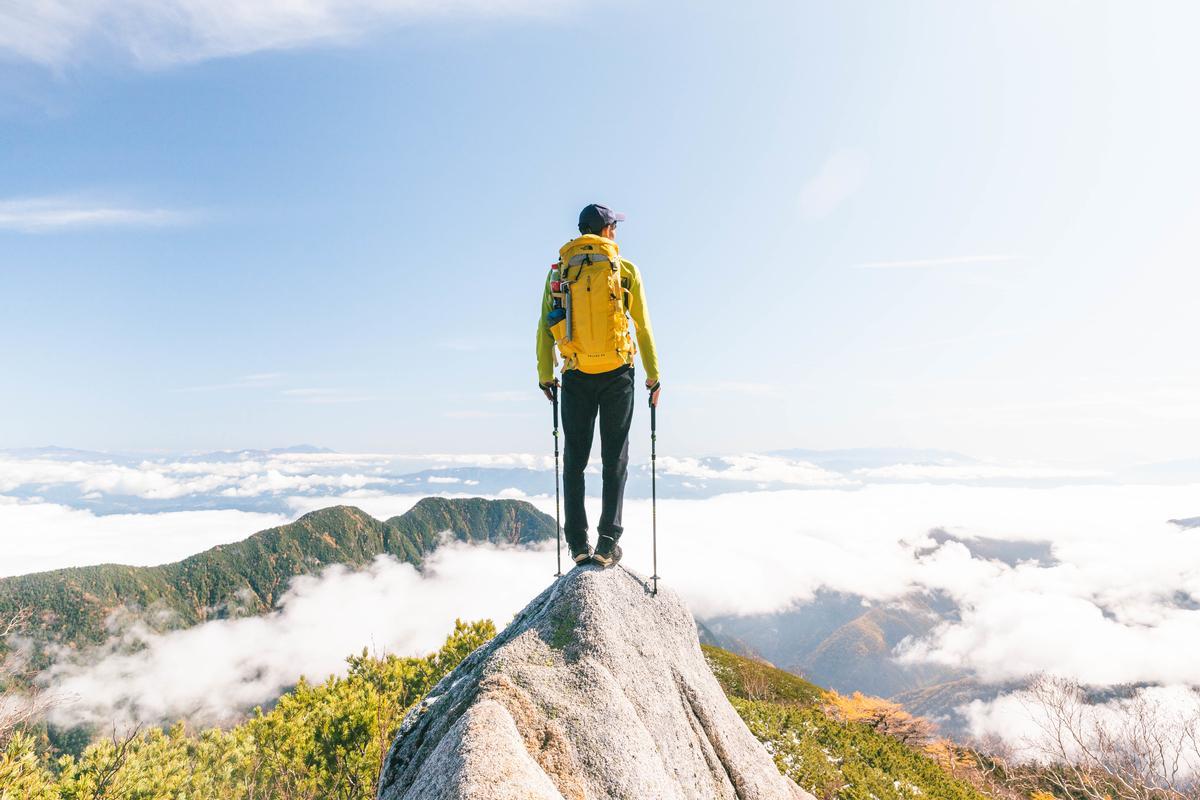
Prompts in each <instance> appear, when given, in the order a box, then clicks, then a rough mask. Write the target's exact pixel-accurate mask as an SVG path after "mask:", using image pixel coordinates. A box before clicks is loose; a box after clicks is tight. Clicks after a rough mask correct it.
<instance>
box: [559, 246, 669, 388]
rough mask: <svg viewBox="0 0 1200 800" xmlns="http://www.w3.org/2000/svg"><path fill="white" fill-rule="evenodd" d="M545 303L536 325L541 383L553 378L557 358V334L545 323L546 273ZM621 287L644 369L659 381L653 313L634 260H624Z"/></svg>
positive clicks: (650, 379) (651, 378)
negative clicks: (651, 313)
mask: <svg viewBox="0 0 1200 800" xmlns="http://www.w3.org/2000/svg"><path fill="white" fill-rule="evenodd" d="M543 284H544V286H545V288H544V289H543V291H542V305H541V308H540V310H539V312H538V326H537V371H538V383H547V382H548V381H552V380H554V365H555V363H556V362H557V358H556V357H555V353H554V336H553V335H552V334H551V333H550V326H549V325H548V324H547V322H546V315H547V314H549V313H550V309H551V308H552V306H551V300H550V276H549V274H547V276H546V280H545V281H543ZM621 286H622V287H623V288H625V289H626V291H627V292H628V294H626V295H625V297H626V298H627V299H628V307H627V308H626V309H625V310H626V311H627V312H628V313H629V317H630V319H632V320H633V324H634V328H635V330H636V331H637V344H638V350H640V351H641V353H642V368H643V369H645V370H646V380H648V381H651V382H653V381H657V380H658V353H657V351H656V350H655V349H654V330H653V328H651V327H650V312H649V310H647V308H646V292H645V289H644V288H643V287H642V274H641V272H639V271H638V268H637V267H636V266H634V264H633V262H632V261H627V260H625V259H624V258H622V259H621Z"/></svg>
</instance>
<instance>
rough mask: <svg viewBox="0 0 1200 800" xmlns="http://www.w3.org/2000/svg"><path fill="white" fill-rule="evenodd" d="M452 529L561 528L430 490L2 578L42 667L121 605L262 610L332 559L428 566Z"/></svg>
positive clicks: (525, 538)
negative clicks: (389, 512)
mask: <svg viewBox="0 0 1200 800" xmlns="http://www.w3.org/2000/svg"><path fill="white" fill-rule="evenodd" d="M446 531H449V532H450V533H451V535H452V536H453V537H454V538H456V539H458V540H460V541H465V542H491V543H509V544H525V543H530V542H536V541H541V540H543V539H551V538H554V536H555V527H554V519H553V518H551V517H548V516H546V515H545V514H543V513H542V512H540V511H538V510H537V509H536V508H534V507H533V506H532V505H531V504H529V503H527V502H524V501H520V500H484V499H481V498H470V499H450V498H441V497H428V498H425V499H423V500H421V501H419V502H418V503H417V504H416V505H415V506H413V508H411V509H410V510H409V511H407V512H406V513H404V514H402V515H400V516H397V517H392V518H391V519H388V520H385V521H380V520H377V519H375V518H374V517H372V516H370V515H369V514H367V513H366V512H364V511H362V510H361V509H358V508H354V507H353V506H334V507H331V508H325V509H321V510H319V511H313V512H311V513H309V514H305V515H304V516H302V517H300V519H298V520H296V521H295V522H292V523H290V524H287V525H282V526H279V527H277V528H270V529H268V530H264V531H260V532H258V533H255V534H253V535H251V536H250V537H248V538H246V539H243V540H241V541H239V542H234V543H232V544H226V545H218V546H217V547H214V548H211V549H209V550H206V551H204V552H202V553H198V554H196V555H193V556H189V557H188V558H185V559H183V560H182V561H177V562H174V563H171V564H163V565H159V566H154V567H131V566H125V565H121V564H100V565H96V566H88V567H75V568H69V569H60V570H54V571H51V572H40V573H32V574H28V575H18V576H14V577H9V578H3V579H0V618H4V616H5V615H6V614H8V613H12V612H15V611H17V610H19V609H23V608H28V609H31V610H32V612H33V620H32V622H31V624H30V626H29V628H28V630H27V632H26V633H27V635H28V636H30V637H31V638H32V639H33V641H34V643H35V655H34V660H35V663H36V664H37V665H39V666H41V665H44V663H45V662H46V660H47V656H46V652H45V645H49V644H52V643H53V644H59V645H65V646H68V647H72V648H78V647H82V646H86V645H88V644H96V643H99V642H102V641H104V640H105V639H106V638H107V636H108V635H109V630H108V628H107V624H108V620H109V617H110V615H111V614H112V613H113V612H114V611H117V610H119V609H120V608H121V607H122V606H126V607H131V608H135V609H140V610H142V611H155V612H168V613H166V614H158V613H156V614H154V615H153V616H154V617H156V618H158V619H160V620H161V621H162V624H163V625H164V627H167V628H180V627H189V626H191V625H195V624H198V623H201V622H204V621H206V620H209V619H216V618H221V617H227V616H240V615H248V614H261V613H264V612H266V611H268V610H270V609H271V608H272V607H273V606H274V605H275V603H276V602H278V600H279V598H280V596H281V595H282V594H283V593H284V592H285V591H286V590H287V587H288V583H289V582H290V581H291V579H292V578H294V577H295V576H297V575H303V574H309V573H313V572H317V571H319V570H320V569H321V568H323V567H326V566H329V565H331V564H347V565H350V566H352V567H361V566H364V565H366V564H368V563H369V562H370V561H371V560H372V559H374V558H375V557H376V556H379V555H382V554H388V555H392V556H395V557H396V558H398V559H400V560H401V561H405V562H407V563H410V564H414V565H418V566H419V565H420V564H421V563H422V562H423V561H424V559H425V558H426V556H428V555H429V554H430V553H431V552H432V551H433V550H435V549H436V548H437V546H438V544H439V542H440V540H441V537H442V535H443V533H444V532H446Z"/></svg>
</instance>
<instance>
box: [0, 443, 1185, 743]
mask: <svg viewBox="0 0 1200 800" xmlns="http://www.w3.org/2000/svg"><path fill="white" fill-rule="evenodd" d="M230 458H231V460H230V461H219V460H217V461H214V460H211V459H209V460H200V461H182V460H178V461H167V462H155V461H142V462H135V463H133V464H128V463H125V464H118V463H109V464H107V465H105V464H96V463H91V462H84V461H67V462H66V465H65V466H64V465H63V464H62V462H61V460H60V461H55V459H47V458H44V457H41V456H36V455H35V456H32V457H31V456H25V455H22V456H9V457H8V458H7V461H8V463H7V464H6V463H4V462H3V461H0V491H5V492H8V494H7V495H0V540H2V541H0V544H2V546H3V552H4V553H5V554H6V556H5V560H4V563H3V564H0V573H3V574H17V573H21V572H26V571H31V570H37V569H46V568H51V567H56V566H66V565H78V564H85V563H97V562H101V561H103V562H121V563H140V564H148V563H161V562H162V561H167V560H172V559H176V558H180V557H183V556H185V555H188V554H190V553H193V552H196V551H198V550H202V549H204V548H206V547H209V546H212V545H215V544H219V543H223V542H229V541H234V540H237V539H241V538H244V537H245V536H246V535H248V534H250V533H252V532H253V531H255V530H259V529H262V528H264V527H269V526H272V525H277V524H280V523H282V522H285V521H288V520H290V519H294V518H295V517H296V516H297V515H298V514H300V513H302V512H304V511H307V510H311V509H313V508H320V507H324V506H327V505H333V504H339V503H350V504H354V505H358V506H360V507H361V508H363V509H364V510H365V511H367V512H368V513H371V514H372V515H374V516H377V517H381V518H382V517H388V516H392V515H395V514H398V513H402V512H403V511H405V510H407V509H408V508H409V507H411V505H412V504H413V503H414V502H416V500H417V499H419V498H420V497H421V496H424V495H426V494H431V493H440V494H446V493H450V492H453V493H457V494H470V493H474V492H472V491H471V490H473V489H477V488H478V489H485V488H486V489H488V490H489V491H486V492H480V493H485V494H489V495H490V496H499V495H502V494H503V495H507V496H527V498H528V499H529V500H530V501H531V502H533V503H535V504H536V505H537V506H538V507H540V508H541V509H542V510H543V511H546V512H547V513H551V514H552V513H553V511H554V499H553V496H552V495H550V494H540V495H539V494H530V493H528V492H526V491H525V490H522V489H518V488H516V487H507V488H506V489H504V490H497V489H496V486H498V485H499V483H497V481H504V480H506V479H507V478H510V477H514V476H515V477H518V478H521V477H522V476H524V478H522V479H525V478H528V474H532V475H535V476H544V471H545V467H546V466H547V465H546V464H545V463H544V461H541V460H539V458H538V457H528V458H526V457H517V456H499V457H497V456H491V457H487V459H485V460H483V463H482V464H481V463H480V461H479V460H477V459H474V458H473V457H470V456H427V457H422V458H423V459H424V460H423V461H421V462H420V463H418V462H417V461H415V460H411V461H404V462H403V468H404V469H410V470H416V472H411V473H404V474H406V475H408V477H403V476H402V475H401V473H400V472H399V471H398V470H399V469H400V468H399V467H397V466H396V463H397V462H396V458H398V457H364V456H353V457H348V456H340V455H337V454H287V455H274V456H271V455H266V456H263V455H256V456H245V457H233V456H231V457H230ZM22 461H24V462H28V461H39V462H46V461H50V462H53V463H56V464H58V466H47V465H46V464H44V463H39V464H36V465H33V468H31V469H30V470H29V471H27V472H23V471H22V468H21V463H20V462H22ZM13 462H17V463H16V464H15V465H14V463H13ZM349 462H353V463H349ZM213 465H215V466H213ZM883 466H884V465H868V466H855V467H845V466H843V467H841V468H831V467H828V466H821V465H818V464H815V463H811V462H803V461H800V460H798V459H795V458H791V459H789V458H781V457H776V456H761V455H751V456H741V457H736V458H734V457H731V458H728V459H723V460H721V459H716V460H714V459H705V460H699V459H698V460H690V461H689V460H679V461H678V462H676V463H673V464H671V465H669V466H668V467H667V469H669V470H675V471H676V473H675V474H676V477H679V478H680V479H685V478H686V479H687V480H689V481H704V480H713V479H714V478H715V479H716V480H718V481H721V483H720V485H721V486H727V485H732V486H740V487H742V490H741V491H724V492H720V493H715V494H710V495H708V496H702V497H689V496H687V495H686V493H683V494H684V496H675V497H671V496H668V497H666V498H665V499H660V500H659V503H658V524H659V531H660V536H659V541H658V563H659V571H660V574H661V575H662V576H663V582H664V584H665V585H666V586H669V587H671V588H673V589H675V590H676V591H679V592H680V593H681V594H682V595H683V596H684V597H685V599H686V600H687V601H688V603H689V605H690V606H691V608H692V609H693V611H694V612H695V613H696V615H697V616H698V617H701V618H706V617H712V616H717V615H725V614H758V613H770V612H775V611H780V610H784V609H788V608H793V607H796V606H797V605H799V604H803V603H806V602H808V601H810V600H812V599H813V598H814V596H815V595H816V593H817V592H818V591H821V590H826V591H836V592H844V593H848V594H854V595H858V596H861V597H863V598H866V599H867V600H868V601H870V602H888V601H892V600H896V599H899V598H903V597H904V596H906V595H909V594H911V593H913V592H931V593H933V592H936V593H939V594H940V595H943V596H947V597H950V598H952V599H953V600H954V601H955V602H956V603H957V605H958V606H959V608H960V609H961V618H959V619H957V620H954V621H950V622H946V623H944V624H942V625H941V626H939V627H937V628H936V629H934V631H933V632H932V633H931V634H930V635H929V636H927V637H925V638H922V639H920V640H915V641H914V640H910V641H907V642H905V643H904V644H903V645H902V647H901V648H900V649H899V650H898V652H897V653H896V657H897V658H898V659H901V660H906V661H925V662H935V663H938V664H946V665H951V666H954V667H958V668H966V669H969V670H970V671H972V672H973V673H974V674H976V675H977V676H978V677H979V678H980V679H981V680H984V681H992V682H1003V681H1008V680H1023V679H1026V678H1028V677H1029V676H1031V675H1035V674H1038V673H1048V674H1052V675H1061V676H1064V677H1069V678H1072V679H1075V680H1079V681H1082V682H1085V683H1088V684H1095V685H1113V684H1126V683H1153V684H1156V685H1158V686H1160V687H1161V689H1156V691H1163V692H1166V693H1167V695H1164V696H1169V695H1170V692H1172V691H1176V692H1178V691H1181V689H1179V687H1183V686H1186V685H1195V684H1200V610H1198V605H1200V604H1198V603H1197V600H1200V529H1193V528H1188V527H1186V526H1184V525H1181V524H1177V523H1172V522H1169V520H1172V519H1186V518H1190V517H1195V516H1196V515H1197V514H1200V484H1192V483H1186V482H1176V483H1171V484H1162V485H1159V484H1152V483H1147V484H1115V483H1112V482H1111V481H1104V482H1092V483H1086V482H1084V483H1080V482H1070V483H1061V482H1056V483H1052V484H1049V485H1047V484H1044V483H1039V481H1041V480H1042V479H1043V478H1044V477H1045V476H1044V473H1043V474H1038V473H1037V472H1036V471H1035V470H1034V469H1032V468H1017V467H1010V468H1008V469H1007V471H1006V472H1005V481H1006V482H1010V481H1011V480H1013V475H1014V474H1027V478H1026V479H1025V480H1026V482H1027V483H1029V484H1031V485H1008V484H1007V483H1006V484H1005V485H981V484H979V483H975V484H972V483H970V480H972V479H971V478H965V477H964V478H962V482H956V481H952V480H948V481H943V482H940V483H936V482H929V481H928V480H926V479H912V480H907V481H904V482H894V481H893V482H882V483H874V482H871V481H870V480H869V479H868V478H866V477H864V476H863V474H862V471H863V470H880V469H883ZM893 466H894V469H892V470H891V474H895V473H897V472H898V471H903V470H901V467H903V466H904V465H902V464H896V465H893ZM909 466H910V467H911V469H910V470H908V471H909V472H918V473H919V472H920V470H917V469H916V467H917V466H919V465H909ZM926 466H939V465H926ZM940 466H942V467H944V468H947V469H948V468H950V467H951V466H952V465H947V464H942V465H940ZM963 466H964V469H968V468H976V469H977V465H974V467H972V465H963ZM114 467H115V468H116V469H113V468H114ZM106 470H109V472H106ZM130 470H132V471H133V472H134V473H140V472H153V473H155V474H157V475H158V476H160V477H153V478H145V477H134V476H133V475H131V474H130V472H129V471H130ZM464 470H465V471H464ZM480 470H491V471H498V472H499V476H496V475H492V476H491V477H489V475H488V474H485V473H484V472H480ZM507 470H512V472H506V471H507ZM1022 470H1024V472H1022ZM680 472H682V473H683V474H682V475H680V474H679V473H680ZM718 472H726V473H727V474H725V475H715V473H718ZM527 473H528V474H527ZM668 474H670V473H668ZM32 475H36V483H37V485H36V486H34V485H32V484H33V483H34V482H31V481H29V480H28V478H29V477H30V476H32ZM114 475H115V476H116V477H113V476H114ZM468 475H477V476H480V477H478V478H471V477H467V476H468ZM414 476H415V477H414ZM429 477H440V478H442V479H443V481H442V482H440V483H439V482H437V481H429V480H428V478H429ZM368 479H369V480H368ZM470 480H475V481H477V483H476V485H470V484H468V483H467V481H470ZM538 480H540V481H542V482H543V483H544V482H545V481H544V480H543V478H542V477H539V478H538ZM56 481H57V483H56ZM121 481H124V483H121ZM726 481H728V482H731V483H726ZM781 481H783V482H785V485H783V486H781V485H780V483H781ZM787 481H792V482H793V483H792V484H791V486H792V488H787V484H786V482H787ZM179 482H183V483H185V484H186V485H187V486H188V487H190V488H189V489H188V491H189V492H191V493H190V494H185V495H179V496H180V497H184V498H190V499H189V503H192V506H188V507H187V508H186V509H185V510H170V511H157V512H154V513H147V512H146V511H144V510H138V509H136V508H132V509H129V510H126V511H123V512H121V513H99V512H98V511H97V510H96V508H97V506H96V504H97V503H104V502H108V501H111V499H112V498H113V497H116V496H117V495H116V494H114V493H115V492H124V493H126V494H122V495H120V496H121V497H122V498H124V499H123V500H122V502H130V501H129V500H128V498H129V497H131V496H136V492H137V491H141V492H143V493H144V494H147V495H150V494H151V493H162V492H168V493H174V492H178V491H180V489H179V487H178V486H176V485H175V483H179ZM764 483H765V484H766V485H767V486H768V487H769V488H767V489H758V488H757V487H758V486H759V485H761V484H764ZM552 485H553V484H552V483H551V484H550V487H551V488H552ZM64 487H73V488H71V491H70V492H66V493H62V490H63V488H64ZM426 487H428V488H426ZM683 488H686V487H683ZM56 491H59V492H60V494H59V496H60V497H62V498H65V499H63V500H62V501H60V502H52V501H51V500H49V499H47V496H48V495H54V493H55V492H56ZM254 491H256V492H258V494H257V495H256V496H257V497H260V498H261V497H270V498H271V500H272V503H275V504H276V505H275V506H274V507H275V508H277V509H280V510H277V511H274V512H262V511H255V510H243V509H239V508H230V507H222V506H223V505H225V506H227V505H228V502H229V501H230V500H231V499H243V500H244V499H245V497H246V493H248V492H254ZM129 492H134V493H135V494H128V493H129ZM239 492H240V493H241V494H238V493H239ZM96 493H98V494H100V495H101V497H100V498H95V497H93V498H91V499H87V498H86V497H85V495H89V494H96ZM222 498H225V501H223V500H222ZM146 499H147V500H148V501H151V502H153V501H154V500H155V498H154V497H147V498H146ZM198 499H200V500H203V502H205V503H208V504H210V507H208V508H203V509H198V508H195V507H193V506H194V505H195V503H194V502H193V501H196V500H198ZM589 503H590V509H589V513H590V514H592V515H593V517H592V518H593V519H595V518H596V516H598V512H599V508H598V507H597V506H596V501H594V500H591V501H589ZM625 524H626V529H627V535H626V536H625V538H624V539H623V540H622V544H623V546H624V548H625V551H626V556H625V561H624V564H626V565H627V566H628V567H629V568H631V569H634V570H638V571H641V572H644V573H647V574H648V573H649V571H650V565H651V557H652V556H651V549H650V548H651V542H650V536H649V532H650V504H649V502H648V500H646V499H643V498H632V499H630V500H628V501H627V503H626V512H625ZM935 530H941V531H946V532H948V533H950V534H952V535H953V537H955V538H956V539H958V540H960V541H954V540H948V541H947V540H944V539H943V541H941V543H940V544H939V543H938V542H937V541H935V540H934V539H932V538H931V536H930V534H931V532H932V531H935ZM977 537H987V538H990V539H1003V540H1009V541H1026V542H1049V543H1050V546H1051V548H1052V553H1053V559H1049V560H1045V561H1026V562H1022V563H1016V564H1007V563H1003V562H1001V561H996V560H985V559H982V558H979V557H973V556H972V553H971V551H970V549H969V548H968V546H966V544H964V543H963V542H966V543H967V544H969V543H970V540H971V539H974V538H977ZM553 571H554V552H553V546H552V545H547V546H544V547H539V548H497V547H479V546H464V545H451V546H447V547H444V548H442V549H440V550H438V551H437V553H436V555H435V556H434V557H433V558H432V559H431V560H430V562H429V563H428V564H427V566H426V568H425V569H423V570H422V571H417V570H415V569H414V568H413V567H411V566H410V565H407V564H402V563H399V562H397V561H395V560H394V559H390V558H387V557H382V558H379V559H377V560H376V561H375V562H374V563H373V564H372V565H370V566H369V567H368V568H367V569H365V570H362V571H358V572H352V571H348V570H346V569H344V568H341V567H334V568H330V569H328V570H326V571H325V572H324V573H322V574H321V575H318V576H308V577H303V578H298V579H296V580H295V581H294V582H293V584H292V586H291V589H290V591H289V592H288V593H287V594H286V595H285V596H284V597H283V598H282V600H281V602H280V603H279V607H278V609H277V610H276V611H275V612H273V613H272V614H270V615H267V616H265V617H258V618H242V619H230V620H222V621H216V622H210V623H207V624H205V625H201V626H198V627H195V628H192V629H189V630H183V631H174V632H169V633H153V632H151V631H150V630H149V629H148V628H146V627H143V626H138V625H133V626H130V627H126V628H124V629H123V631H122V633H121V635H120V636H119V637H115V638H114V640H113V641H112V642H110V643H109V644H108V645H106V647H105V648H104V649H102V650H101V651H99V652H96V653H91V654H87V657H86V658H84V659H73V660H63V661H60V662H59V663H58V664H57V665H56V666H55V667H53V668H52V669H51V670H50V671H48V672H47V673H46V674H45V675H43V680H44V682H45V683H46V684H47V685H48V687H49V688H50V689H51V691H53V692H54V693H56V694H57V695H58V696H59V698H60V699H61V702H60V703H59V704H58V706H57V707H56V710H55V714H56V718H57V721H58V722H60V723H68V722H79V721H92V722H110V721H113V720H117V721H123V722H132V721H137V722H157V721H161V720H165V719H172V718H176V717H180V716H188V717H190V718H192V719H193V720H194V721H196V722H198V723H223V722H228V721H231V720H233V719H236V718H237V716H238V715H239V714H241V713H243V712H244V711H245V709H246V708H247V707H249V706H252V705H253V704H255V703H262V702H269V701H270V700H271V699H272V698H273V697H275V696H276V695H277V694H278V693H279V692H280V691H281V690H284V689H286V687H288V686H290V685H291V684H293V683H294V682H295V681H296V679H297V678H298V677H299V676H300V675H306V676H308V677H309V678H310V679H317V680H320V679H322V678H324V677H325V676H327V675H329V674H332V673H337V672H339V671H341V670H342V669H343V667H344V658H345V657H346V656H347V655H349V654H351V653H356V652H359V651H361V649H362V648H363V647H367V648H368V649H371V650H374V651H376V652H385V651H387V652H398V653H403V654H423V653H426V652H429V651H431V650H433V649H435V648H436V647H437V646H438V645H439V644H440V643H441V641H442V640H443V638H444V637H445V635H446V634H447V633H448V632H449V631H450V629H451V628H452V626H453V622H454V620H455V619H456V618H462V619H481V618H491V619H493V620H494V621H495V622H496V623H497V624H498V625H503V624H504V623H505V622H507V620H508V619H510V618H511V616H512V615H513V614H514V613H515V612H516V611H517V610H519V609H520V608H521V607H522V606H523V605H524V604H525V603H526V602H528V601H529V600H530V599H531V598H532V597H533V596H534V595H536V594H537V593H538V592H539V591H540V590H541V589H543V588H545V586H547V585H548V583H549V582H550V580H551V579H552V578H551V576H552V573H553ZM348 609H353V613H348V612H347V610H348ZM135 644H136V652H131V650H134V649H135V648H133V647H131V645H135ZM1018 701H1019V697H1017V696H1016V695H1015V694H1009V695H1003V696H1001V697H999V698H997V699H996V700H994V701H991V702H990V703H982V702H977V703H976V704H974V705H973V706H972V707H971V708H970V709H968V712H969V713H968V719H969V721H970V723H971V726H972V731H973V732H974V733H976V734H978V735H986V734H989V733H996V734H1000V735H1005V736H1008V737H1012V736H1016V735H1017V734H1018V733H1019V732H1020V731H1021V730H1022V724H1023V723H1021V719H1025V722H1026V723H1027V722H1028V718H1027V717H1026V718H1022V717H1021V716H1020V715H1019V714H1018V713H1017V711H1016V709H1018V708H1019V707H1020V706H1021V704H1020V702H1018Z"/></svg>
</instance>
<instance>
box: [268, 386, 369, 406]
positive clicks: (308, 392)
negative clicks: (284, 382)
mask: <svg viewBox="0 0 1200 800" xmlns="http://www.w3.org/2000/svg"><path fill="white" fill-rule="evenodd" d="M280 394H282V395H283V396H284V397H287V398H289V399H291V400H297V401H299V402H302V403H317V404H326V403H362V402H365V401H367V400H372V399H374V398H372V397H370V396H369V395H364V394H358V393H355V392H351V391H349V390H347V389H333V388H323V387H307V388H298V389H284V390H283V391H282V392H280Z"/></svg>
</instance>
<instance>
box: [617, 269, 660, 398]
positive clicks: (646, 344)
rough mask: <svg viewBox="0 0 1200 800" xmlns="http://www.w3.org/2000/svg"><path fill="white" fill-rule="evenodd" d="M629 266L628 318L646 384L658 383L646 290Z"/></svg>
mask: <svg viewBox="0 0 1200 800" xmlns="http://www.w3.org/2000/svg"><path fill="white" fill-rule="evenodd" d="M625 263H626V264H629V272H630V280H629V316H631V317H633V324H634V325H635V326H636V327H637V341H638V350H640V351H641V353H642V368H643V369H645V370H646V384H647V385H653V384H655V383H657V382H658V351H657V350H655V349H654V329H653V328H652V327H650V310H649V309H648V308H646V290H645V288H644V287H643V286H642V274H641V273H640V272H639V271H638V268H637V267H635V266H634V265H633V263H632V262H629V261H626V262H625Z"/></svg>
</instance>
